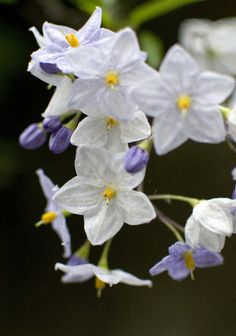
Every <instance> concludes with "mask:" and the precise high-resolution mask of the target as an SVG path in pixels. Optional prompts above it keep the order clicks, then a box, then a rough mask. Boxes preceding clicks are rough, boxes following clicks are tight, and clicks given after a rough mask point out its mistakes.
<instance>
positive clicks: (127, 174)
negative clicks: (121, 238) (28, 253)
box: [20, 7, 236, 293]
mask: <svg viewBox="0 0 236 336" xmlns="http://www.w3.org/2000/svg"><path fill="white" fill-rule="evenodd" d="M101 19H102V12H101V9H100V8H98V7H97V8H96V9H95V11H94V12H93V14H92V15H91V17H90V19H89V20H88V21H87V23H86V24H85V25H84V26H83V27H82V28H81V29H79V30H78V31H76V30H74V29H72V28H70V27H65V26H59V25H55V24H50V23H48V22H46V23H44V25H43V35H41V34H40V33H39V32H38V30H37V29H36V28H35V27H33V28H31V31H32V32H33V34H34V36H35V38H36V40H37V42H38V44H39V49H38V50H37V51H35V52H34V53H33V54H32V59H31V61H30V63H29V68H28V70H29V71H30V72H31V73H32V74H33V75H34V76H36V77H38V78H39V79H41V80H43V81H44V82H46V83H47V84H49V85H50V86H53V87H55V90H54V93H53V95H52V98H51V100H50V102H49V105H48V107H47V108H46V110H45V111H44V113H43V114H42V117H43V120H42V121H41V122H38V123H35V124H32V125H30V126H28V127H27V128H26V129H25V131H24V132H23V133H22V134H21V136H20V144H21V146H22V147H24V148H26V149H36V148H38V147H40V146H41V145H43V144H44V143H45V142H46V140H47V136H48V135H49V137H50V138H49V149H50V150H51V151H52V152H53V153H56V154H59V153H62V152H64V151H65V150H66V149H67V148H68V146H69V145H70V144H72V145H74V146H75V147H76V148H77V150H76V156H75V170H76V176H75V177H74V178H72V179H71V180H69V181H68V182H67V183H65V184H64V185H63V186H62V187H61V188H58V187H57V186H54V185H53V183H52V182H51V180H50V179H49V178H48V177H47V176H46V175H45V174H44V173H43V171H42V170H38V171H37V174H38V176H39V180H40V184H41V186H42V189H43V192H44V194H45V197H46V199H47V207H46V210H45V213H44V214H43V215H42V218H41V220H40V221H39V222H38V223H36V226H40V225H41V224H49V223H52V227H53V229H54V230H55V231H56V233H57V234H58V236H59V237H60V239H61V241H62V244H63V246H64V257H65V258H67V261H66V264H61V263H57V264H56V266H55V269H59V270H61V271H63V272H64V273H66V274H65V275H64V276H63V278H62V281H63V282H83V281H86V280H88V279H90V278H91V277H93V276H95V278H96V281H95V285H96V288H97V289H98V291H99V293H100V292H101V290H102V289H103V288H104V286H105V284H106V283H108V284H109V285H113V284H117V283H119V282H123V283H126V284H130V285H136V286H141V285H146V286H149V287H150V286H151V282H150V281H149V280H140V279H138V278H137V277H135V276H133V275H131V274H129V273H126V272H124V271H121V270H119V269H118V270H113V271H111V270H110V269H109V267H108V254H109V249H110V245H111V239H112V238H113V237H114V236H115V235H116V234H117V233H118V232H119V231H120V229H121V228H122V226H123V224H124V223H126V224H129V225H132V226H133V225H140V224H144V223H149V222H151V221H152V220H153V219H154V218H155V217H156V215H157V217H158V218H159V220H161V221H162V222H163V223H165V224H166V225H167V226H168V227H169V228H170V229H171V231H172V232H173V233H174V234H175V236H176V238H177V239H178V240H179V242H176V243H175V244H174V245H172V246H171V247H170V248H169V256H167V257H165V258H164V259H163V260H162V261H161V262H159V263H157V264H156V265H155V266H153V267H152V268H151V270H150V273H151V275H156V274H159V273H161V272H163V271H165V270H167V271H168V273H169V275H170V276H171V277H172V278H173V279H175V280H181V279H183V278H185V277H186V276H188V275H189V274H191V275H192V276H193V271H194V269H195V268H196V267H199V268H203V267H210V266H216V265H220V264H222V263H223V258H222V256H221V255H220V254H219V253H220V252H221V250H222V248H223V246H224V243H225V237H229V236H231V235H232V233H234V232H235V231H236V228H235V223H234V222H235V209H236V200H235V197H233V199H229V198H215V199H210V200H198V199H191V198H188V197H183V196H178V195H149V196H147V195H146V194H145V193H144V192H142V190H143V181H144V177H145V173H146V166H147V163H148V161H149V153H150V151H151V148H152V144H153V145H154V149H155V151H156V154H157V155H163V154H166V153H168V152H170V151H172V150H174V149H175V148H177V147H179V146H180V145H181V144H183V143H184V142H185V141H187V140H188V139H192V140H194V141H197V142H202V143H220V142H223V141H225V140H227V139H228V137H231V138H232V139H233V140H234V139H236V126H235V125H236V121H235V119H236V117H235V115H236V112H235V111H236V109H235V107H234V108H231V107H230V108H229V107H227V106H219V104H223V103H224V102H225V101H226V99H227V98H228V97H229V96H230V95H231V93H232V91H233V89H234V85H235V81H234V78H233V77H231V76H230V75H234V73H232V72H231V71H226V70H225V68H224V67H223V66H222V67H221V68H220V67H219V68H218V67H216V66H214V70H219V71H220V72H221V73H216V72H212V71H209V70H207V69H204V70H202V69H201V66H200V65H199V64H198V62H197V61H196V60H195V59H194V58H193V57H192V56H191V55H190V54H189V53H188V52H187V51H186V50H185V49H184V48H182V47H181V46H180V45H174V46H173V47H171V48H170V50H169V51H168V52H167V54H166V56H165V58H164V59H163V61H162V64H161V66H160V69H159V71H157V70H154V69H152V68H151V67H150V66H149V65H148V64H147V63H145V60H146V56H147V55H146V53H145V52H143V51H142V50H141V49H140V47H139V43H138V40H137V37H136V34H135V32H134V31H133V30H132V29H131V28H125V29H122V30H120V31H118V32H112V31H110V30H108V29H104V28H101ZM190 24H191V22H190V23H188V24H186V25H185V26H184V27H183V28H182V35H183V38H182V40H183V41H184V42H183V44H184V46H186V49H191V48H190V47H189V44H190V42H191V41H192V40H193V39H192V35H194V34H195V31H194V28H191V29H190V28H186V27H187V26H188V25H190ZM195 25H196V27H195V28H196V29H197V27H198V22H197V21H196V22H195ZM204 27H205V28H206V29H205V28H204ZM204 27H202V26H201V29H203V28H204V29H205V30H204V34H205V35H204V36H205V37H204V42H203V41H202V42H201V43H200V40H198V44H199V50H200V51H199V52H201V53H203V51H205V50H206V45H205V43H206V41H208V42H207V43H209V45H210V44H211V45H212V50H213V49H214V44H213V41H214V38H211V39H210V38H208V34H209V31H210V29H212V27H211V24H210V23H209V22H206V25H205V26H204ZM220 28H221V30H220V29H219V30H220V31H219V32H218V33H219V34H223V33H222V31H224V29H226V30H227V29H228V28H227V27H225V26H224V25H223V23H222V24H221V25H220ZM199 29H200V26H199ZM186 30H187V31H188V34H187V35H186V34H184V31H186ZM191 34H192V35H191ZM215 34H217V32H215ZM194 36H195V35H194ZM196 38H197V37H196ZM199 39H200V38H199ZM207 48H208V45H207ZM191 51H192V54H194V50H191ZM222 57H223V56H222ZM220 59H221V58H220ZM211 68H212V67H211ZM148 117H152V119H153V123H152V126H151V125H150V123H149V122H150V119H149V120H148ZM160 199H177V200H180V201H186V202H188V203H189V204H190V205H191V206H193V212H192V215H191V216H190V217H189V219H188V220H187V222H186V226H185V228H182V227H180V226H179V224H177V223H175V222H174V221H172V220H171V219H170V218H169V217H167V216H166V215H165V214H163V213H161V212H160V211H159V209H158V208H156V206H155V205H154V204H153V203H154V202H155V201H156V200H160ZM73 214H75V215H81V216H83V219H84V230H85V234H86V238H87V240H86V242H85V243H84V244H83V245H82V246H81V247H80V248H79V249H78V250H77V251H76V252H74V253H73V254H72V252H71V245H70V234H69V231H68V228H67V226H66V217H68V216H71V215H73ZM181 231H184V233H185V241H186V242H184V239H183V237H182V235H181ZM104 243H105V245H104V248H103V252H102V255H101V258H100V259H99V261H98V263H97V265H93V264H91V263H90V262H89V251H90V248H91V244H92V245H102V244H104Z"/></svg>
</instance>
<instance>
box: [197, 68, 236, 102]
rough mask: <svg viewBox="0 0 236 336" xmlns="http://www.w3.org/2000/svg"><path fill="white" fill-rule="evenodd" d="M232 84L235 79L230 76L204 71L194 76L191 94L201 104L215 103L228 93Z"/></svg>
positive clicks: (221, 100)
mask: <svg viewBox="0 0 236 336" xmlns="http://www.w3.org/2000/svg"><path fill="white" fill-rule="evenodd" d="M234 84H235V81H234V79H233V78H232V77H230V76H226V75H221V74H217V73H214V72H210V71H209V72H208V71H205V72H202V73H199V74H198V76H197V77H196V78H195V81H194V91H193V92H192V95H193V97H194V100H195V101H196V102H198V103H199V104H201V105H209V104H214V105H217V104H220V103H222V102H223V101H225V99H226V98H227V97H228V96H229V95H230V93H231V92H232V91H233V88H234Z"/></svg>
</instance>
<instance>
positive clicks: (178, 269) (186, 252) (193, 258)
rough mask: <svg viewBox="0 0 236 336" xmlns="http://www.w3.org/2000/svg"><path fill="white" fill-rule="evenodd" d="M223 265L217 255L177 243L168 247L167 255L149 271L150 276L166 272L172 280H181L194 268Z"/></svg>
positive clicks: (220, 257)
mask: <svg viewBox="0 0 236 336" xmlns="http://www.w3.org/2000/svg"><path fill="white" fill-rule="evenodd" d="M222 264H223V257H222V256H221V255H220V254H219V253H215V252H212V251H209V250H207V249H206V248H202V247H198V248H194V249H192V248H191V247H190V246H188V245H187V244H185V243H181V242H177V243H175V244H173V245H171V246H170V247H169V255H168V256H166V257H164V258H163V259H162V260H161V261H159V262H158V263H157V264H156V265H154V266H153V267H152V268H151V269H150V274H151V275H158V274H160V273H162V272H165V271H168V274H169V276H170V277H171V278H172V279H174V280H183V279H184V278H186V277H187V276H188V275H189V274H191V272H193V271H194V270H195V268H207V267H213V266H219V265H222Z"/></svg>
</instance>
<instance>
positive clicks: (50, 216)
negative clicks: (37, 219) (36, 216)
mask: <svg viewBox="0 0 236 336" xmlns="http://www.w3.org/2000/svg"><path fill="white" fill-rule="evenodd" d="M56 217H57V214H56V213H55V212H54V211H50V212H45V213H44V214H43V215H42V217H41V220H42V221H43V223H44V224H49V223H51V222H53V221H54V220H55V219H56Z"/></svg>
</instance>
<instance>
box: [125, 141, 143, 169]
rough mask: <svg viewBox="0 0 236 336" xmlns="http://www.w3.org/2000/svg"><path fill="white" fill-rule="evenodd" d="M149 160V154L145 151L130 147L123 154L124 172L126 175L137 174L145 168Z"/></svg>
mask: <svg viewBox="0 0 236 336" xmlns="http://www.w3.org/2000/svg"><path fill="white" fill-rule="evenodd" d="M148 160H149V154H148V152H147V151H146V150H144V149H142V148H140V147H138V146H132V147H131V148H130V149H129V150H128V151H127V153H126V154H125V160H124V165H125V170H126V171H127V172H128V173H138V172H139V171H141V170H142V169H143V168H144V167H146V165H147V163H148Z"/></svg>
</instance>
